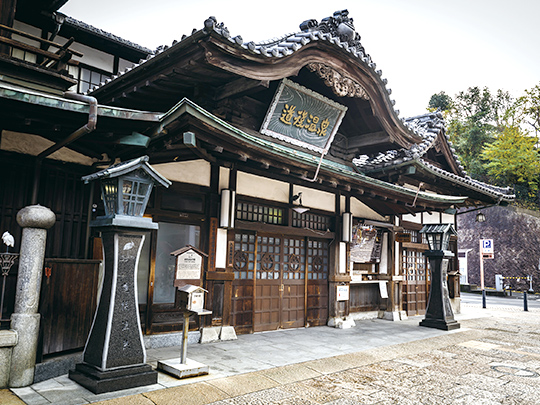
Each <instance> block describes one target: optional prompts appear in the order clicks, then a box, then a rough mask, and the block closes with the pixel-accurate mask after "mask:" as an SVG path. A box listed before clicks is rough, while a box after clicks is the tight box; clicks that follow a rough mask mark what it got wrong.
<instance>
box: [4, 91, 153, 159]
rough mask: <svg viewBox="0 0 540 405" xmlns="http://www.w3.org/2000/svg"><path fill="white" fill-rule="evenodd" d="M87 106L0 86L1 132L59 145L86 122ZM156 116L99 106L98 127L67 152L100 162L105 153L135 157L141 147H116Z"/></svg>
mask: <svg viewBox="0 0 540 405" xmlns="http://www.w3.org/2000/svg"><path fill="white" fill-rule="evenodd" d="M88 114H89V106H88V104H86V103H83V102H79V101H75V100H71V99H67V98H63V97H59V96H55V95H52V94H46V93H39V92H35V91H31V90H28V89H23V88H20V87H15V86H12V85H9V84H6V83H2V82H0V130H8V131H13V132H20V133H27V134H35V135H38V136H41V137H43V138H46V139H48V140H50V141H52V142H55V143H56V142H61V141H63V140H64V139H66V138H67V137H68V136H69V135H70V134H71V133H73V132H74V131H75V130H77V129H78V128H81V127H82V126H83V125H85V124H86V123H87V122H88ZM159 117H160V116H159V114H155V113H151V112H144V111H134V110H128V109H122V108H115V107H109V106H102V105H99V106H98V116H97V127H96V129H95V130H94V131H93V132H90V133H89V134H87V135H85V136H83V137H82V138H80V139H78V140H77V141H76V142H73V143H70V144H69V148H70V149H73V150H75V151H77V152H79V153H82V154H84V155H86V156H89V157H92V158H96V159H101V158H102V155H103V154H104V153H106V154H107V155H108V156H109V157H113V156H117V155H118V154H119V153H120V151H122V152H125V151H131V152H132V153H137V152H138V151H140V150H141V148H140V147H135V146H133V147H131V146H126V145H121V144H119V140H120V139H122V138H123V137H125V136H129V135H131V134H132V133H133V132H138V133H143V132H146V131H147V129H148V128H150V127H152V126H153V125H155V123H157V122H159Z"/></svg>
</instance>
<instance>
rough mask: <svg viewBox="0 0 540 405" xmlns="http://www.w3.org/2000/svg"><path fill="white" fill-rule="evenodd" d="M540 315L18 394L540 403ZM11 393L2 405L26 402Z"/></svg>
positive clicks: (412, 329) (518, 314) (507, 313)
mask: <svg viewBox="0 0 540 405" xmlns="http://www.w3.org/2000/svg"><path fill="white" fill-rule="evenodd" d="M539 315H540V311H538V310H534V311H530V312H523V311H520V310H517V309H515V308H514V309H511V308H504V307H500V308H497V309H496V310H494V309H492V310H490V309H488V310H483V309H481V308H480V306H476V305H468V306H464V307H463V308H462V314H461V315H458V316H457V317H456V318H457V319H458V320H459V322H460V323H461V326H462V327H461V329H459V330H455V331H451V332H444V331H439V330H436V329H430V328H424V327H419V326H418V322H419V321H420V320H421V319H422V318H421V317H415V318H410V319H409V320H406V321H401V322H388V321H383V320H366V321H358V322H357V326H356V327H355V328H352V329H334V328H327V327H317V328H305V329H295V330H286V331H278V332H268V333H259V334H253V335H242V336H239V339H238V340H236V341H230V342H219V343H212V344H205V345H199V344H194V345H190V346H189V347H188V357H189V358H191V359H194V360H197V361H199V362H202V363H204V364H207V365H209V366H210V374H209V375H208V376H204V377H197V378H191V379H185V380H177V379H176V378H173V377H170V376H168V375H166V374H162V373H160V374H159V379H158V384H156V385H153V386H149V387H143V388H138V389H131V390H125V391H118V392H113V393H107V394H101V395H94V394H92V393H90V392H89V391H87V390H86V389H84V388H82V387H80V386H79V385H77V384H76V383H74V382H73V381H71V380H69V379H68V378H67V376H62V377H58V378H54V379H51V380H47V381H44V382H41V383H37V384H34V385H33V386H31V387H28V388H21V389H14V390H13V391H14V392H15V393H16V394H17V395H18V396H19V397H20V398H21V399H22V400H23V401H24V402H25V403H27V404H31V405H32V404H36V405H37V404H40V405H41V404H59V405H60V404H65V405H74V404H87V403H91V402H99V401H104V402H102V404H103V405H116V404H135V405H137V404H144V405H152V404H158V405H164V404H178V403H182V404H193V405H198V404H210V403H212V404H214V405H226V404H227V405H231V404H232V405H243V404H261V405H262V404H264V405H267V404H281V405H289V404H290V405H295V404H334V405H338V404H339V405H346V404H394V403H396V404H469V403H470V404H475V405H478V404H524V405H526V404H540V396H539V395H538V392H539V389H540V378H539V374H540V339H538V331H539V326H540V317H539ZM178 355H179V348H178V347H176V348H167V349H153V350H148V360H149V362H153V363H154V364H155V362H156V361H157V359H168V358H174V357H177V356H178ZM2 395H4V396H2ZM8 395H9V391H3V392H0V403H2V404H4V403H6V404H11V403H13V404H20V403H21V402H20V400H19V399H18V398H16V397H9V396H8ZM7 401H13V402H7Z"/></svg>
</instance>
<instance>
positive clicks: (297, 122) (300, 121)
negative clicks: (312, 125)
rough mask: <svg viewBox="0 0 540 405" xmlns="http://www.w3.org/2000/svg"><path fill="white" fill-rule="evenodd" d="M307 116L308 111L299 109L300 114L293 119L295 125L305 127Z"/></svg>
mask: <svg viewBox="0 0 540 405" xmlns="http://www.w3.org/2000/svg"><path fill="white" fill-rule="evenodd" d="M307 116H308V112H307V111H298V115H297V116H296V118H295V119H294V120H293V125H294V126H295V127H298V128H303V127H304V121H305V120H306V118H307Z"/></svg>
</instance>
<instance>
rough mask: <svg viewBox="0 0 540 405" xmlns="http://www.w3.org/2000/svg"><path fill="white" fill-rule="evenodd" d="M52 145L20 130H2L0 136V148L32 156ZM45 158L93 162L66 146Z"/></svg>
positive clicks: (39, 137)
mask: <svg viewBox="0 0 540 405" xmlns="http://www.w3.org/2000/svg"><path fill="white" fill-rule="evenodd" d="M52 145H54V142H51V141H49V140H48V139H45V138H42V137H41V136H38V135H31V134H24V133H20V132H11V131H2V138H1V139H0V149H2V150H6V151H10V152H17V153H22V154H25V155H32V156H37V155H39V154H40V153H41V152H43V151H44V150H46V149H47V148H49V147H51V146H52ZM47 159H54V160H60V161H62V162H70V163H78V164H81V165H85V166H90V165H92V164H93V163H94V159H92V158H89V157H88V156H85V155H82V154H80V153H78V152H75V151H73V150H71V149H69V148H66V147H64V148H62V149H60V150H57V151H56V152H54V153H53V154H51V155H49V156H47Z"/></svg>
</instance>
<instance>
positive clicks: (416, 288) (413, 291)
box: [401, 249, 427, 316]
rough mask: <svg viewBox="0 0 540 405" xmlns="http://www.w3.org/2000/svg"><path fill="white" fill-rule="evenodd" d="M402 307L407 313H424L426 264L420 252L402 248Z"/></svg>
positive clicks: (411, 314) (425, 303)
mask: <svg viewBox="0 0 540 405" xmlns="http://www.w3.org/2000/svg"><path fill="white" fill-rule="evenodd" d="M401 271H402V274H403V279H404V282H403V309H404V310H405V311H406V312H407V315H409V316H414V315H424V314H425V313H426V305H427V265H426V258H425V256H424V255H423V254H422V252H420V251H417V250H410V249H403V253H402V260H401Z"/></svg>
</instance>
